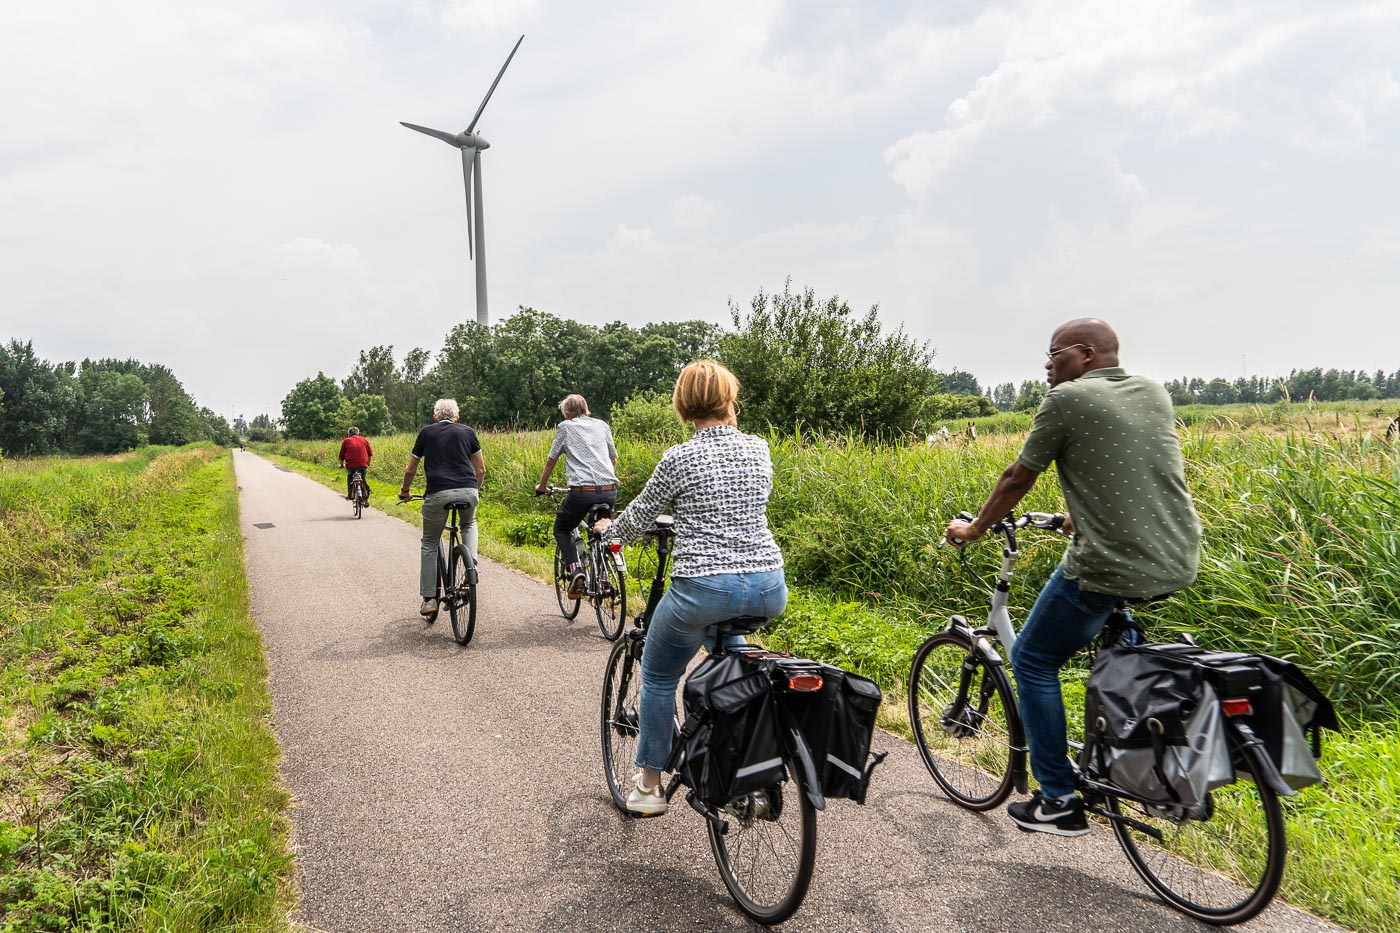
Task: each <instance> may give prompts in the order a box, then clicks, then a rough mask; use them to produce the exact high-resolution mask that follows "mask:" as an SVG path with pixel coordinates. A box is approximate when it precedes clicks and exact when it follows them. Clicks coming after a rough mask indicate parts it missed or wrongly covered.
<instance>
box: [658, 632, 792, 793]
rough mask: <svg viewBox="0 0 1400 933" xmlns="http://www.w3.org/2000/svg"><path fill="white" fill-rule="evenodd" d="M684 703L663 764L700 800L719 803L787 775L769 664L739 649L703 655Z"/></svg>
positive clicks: (767, 784) (761, 787)
mask: <svg viewBox="0 0 1400 933" xmlns="http://www.w3.org/2000/svg"><path fill="white" fill-rule="evenodd" d="M684 705H685V724H684V725H683V726H682V727H681V733H680V735H679V736H678V737H677V739H676V742H675V744H674V745H673V746H672V748H671V757H670V760H669V761H668V762H667V764H666V769H667V770H668V771H679V772H680V773H681V777H682V778H683V779H684V780H685V783H686V784H687V785H689V786H690V787H691V789H692V790H694V791H695V795H696V796H697V797H698V798H699V799H700V800H701V801H702V802H704V803H706V804H708V805H710V806H712V807H722V806H724V805H725V804H726V803H728V802H729V801H730V800H733V799H734V798H735V797H738V796H740V795H741V794H746V793H749V792H751V791H755V790H761V789H763V788H765V787H771V786H773V785H774V784H776V783H778V782H779V781H781V780H782V779H783V777H784V776H785V775H786V773H787V772H786V769H785V768H784V767H783V751H782V748H783V747H782V742H781V739H780V737H779V733H778V716H777V710H776V708H775V706H774V704H773V684H772V680H771V678H770V675H769V673H768V671H767V670H764V669H763V668H761V667H760V666H758V665H756V664H754V663H752V662H751V661H750V660H749V659H748V658H747V657H745V656H744V655H743V654H736V653H725V654H711V655H707V656H706V657H705V658H704V660H702V661H701V662H700V663H699V664H698V665H697V666H696V668H695V670H694V671H693V672H692V673H691V675H690V677H689V678H688V679H687V680H686V683H685V691H684Z"/></svg>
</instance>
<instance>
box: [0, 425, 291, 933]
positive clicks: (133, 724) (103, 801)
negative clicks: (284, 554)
mask: <svg viewBox="0 0 1400 933" xmlns="http://www.w3.org/2000/svg"><path fill="white" fill-rule="evenodd" d="M247 610H248V606H247V581H246V577H245V575H244V570H243V553H242V547H241V541H240V538H239V534H238V501H237V490H236V489H235V485H234V479H233V471H232V464H231V460H230V458H229V457H228V455H227V454H224V453H222V452H220V451H219V450H218V448H215V447H213V446H212V445H205V446H196V447H188V448H182V449H179V450H170V449H168V448H167V449H164V450H160V449H153V448H147V449H145V450H142V451H138V452H136V453H134V454H130V455H126V456H124V457H119V458H111V459H98V458H94V459H87V460H59V459H52V460H38V461H5V462H4V463H0V726H3V730H2V731H0V930H3V931H6V933H9V931H57V930H85V931H86V930H93V931H98V930H134V929H142V930H154V929H169V930H215V929H219V930H228V929H258V930H278V929H284V928H286V926H287V921H286V917H287V916H288V914H289V912H290V909H291V904H292V892H291V888H290V883H289V881H290V876H291V857H290V854H289V852H288V849H287V844H286V831H287V823H286V820H285V818H284V816H283V810H284V807H285V805H286V794H285V791H284V790H283V788H282V786H281V784H280V782H279V780H278V777H277V773H276V761H277V746H276V742H275V739H274V737H273V735H272V731H271V729H270V727H269V725H268V721H267V719H268V715H269V712H270V703H269V698H268V694H267V690H266V682H265V670H264V667H263V660H262V648H261V642H260V640H259V637H258V633H257V630H256V628H255V626H254V625H253V623H252V621H251V619H250V618H249V616H248V612H247Z"/></svg>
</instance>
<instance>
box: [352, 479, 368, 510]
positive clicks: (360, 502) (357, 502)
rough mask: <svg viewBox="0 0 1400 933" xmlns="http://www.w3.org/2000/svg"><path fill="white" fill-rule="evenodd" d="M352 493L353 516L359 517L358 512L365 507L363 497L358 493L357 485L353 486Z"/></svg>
mask: <svg viewBox="0 0 1400 933" xmlns="http://www.w3.org/2000/svg"><path fill="white" fill-rule="evenodd" d="M352 495H353V496H354V498H355V517H356V518H359V517H360V514H361V513H362V512H363V511H364V509H365V503H364V499H363V497H362V496H361V495H360V487H359V486H358V485H356V486H355V491H354V492H353V493H352Z"/></svg>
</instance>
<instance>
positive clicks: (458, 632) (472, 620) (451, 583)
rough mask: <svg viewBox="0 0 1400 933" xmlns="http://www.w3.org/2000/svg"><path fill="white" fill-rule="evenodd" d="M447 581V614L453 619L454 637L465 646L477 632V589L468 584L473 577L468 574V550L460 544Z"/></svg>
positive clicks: (453, 557)
mask: <svg viewBox="0 0 1400 933" xmlns="http://www.w3.org/2000/svg"><path fill="white" fill-rule="evenodd" d="M447 579H448V590H447V591H448V594H449V595H448V598H447V599H448V601H447V613H448V615H449V616H451V618H452V637H453V638H454V639H456V641H457V644H459V645H465V644H466V643H467V642H469V641H471V640H472V632H474V631H476V587H475V586H473V585H472V584H471V583H470V582H468V581H470V579H471V577H470V576H469V575H468V574H467V549H466V548H465V547H463V546H462V545H460V544H459V545H457V546H456V547H455V548H453V549H452V555H451V562H450V563H449V564H448V567H447Z"/></svg>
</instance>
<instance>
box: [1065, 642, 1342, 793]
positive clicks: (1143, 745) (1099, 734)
mask: <svg viewBox="0 0 1400 933" xmlns="http://www.w3.org/2000/svg"><path fill="white" fill-rule="evenodd" d="M1222 700H1224V701H1226V702H1227V703H1230V704H1241V705H1240V709H1241V710H1242V711H1241V712H1238V713H1236V714H1234V715H1232V717H1231V718H1232V719H1233V721H1235V722H1236V723H1238V728H1239V729H1240V730H1241V732H1242V733H1248V735H1249V736H1251V737H1253V738H1257V740H1258V741H1259V742H1260V743H1261V744H1262V745H1263V747H1264V751H1265V754H1266V757H1267V758H1268V760H1269V763H1271V764H1272V765H1273V768H1274V769H1275V770H1276V771H1277V774H1267V775H1255V774H1250V773H1249V772H1248V771H1247V770H1245V771H1244V776H1246V777H1249V778H1251V779H1252V780H1263V781H1266V782H1267V783H1269V784H1271V785H1273V786H1274V787H1275V790H1277V791H1278V792H1279V793H1282V794H1288V793H1291V792H1293V791H1297V790H1301V789H1302V788H1304V787H1307V786H1309V785H1311V784H1316V783H1318V782H1319V781H1321V780H1322V775H1321V772H1320V771H1319V770H1318V767H1317V759H1318V758H1319V757H1320V756H1321V754H1322V730H1323V729H1332V730H1337V729H1338V728H1339V723H1338V722H1337V717H1336V713H1335V712H1334V711H1333V709H1332V704H1331V703H1330V702H1329V701H1328V699H1327V697H1326V696H1325V695H1324V694H1323V693H1322V691H1320V690H1318V689H1317V687H1316V686H1314V685H1313V683H1312V682H1311V681H1310V680H1309V679H1308V678H1307V676H1306V675H1305V674H1303V672H1302V671H1300V670H1299V669H1298V668H1297V667H1296V666H1295V665H1293V664H1291V663H1289V662H1287V661H1283V660H1280V659H1278V658H1272V657H1269V656H1267V655H1257V654H1240V653H1236V652H1228V651H1210V650H1208V649H1205V648H1200V647H1198V646H1196V645H1191V644H1149V645H1116V646H1113V647H1110V648H1105V649H1102V650H1101V651H1099V653H1098V656H1097V657H1096V658H1095V661H1094V670H1093V672H1092V673H1091V674H1090V676H1089V683H1088V684H1087V689H1086V693H1085V758H1084V759H1083V760H1082V761H1083V763H1087V764H1092V765H1095V766H1097V767H1098V770H1099V773H1100V775H1102V776H1104V777H1107V778H1108V779H1109V780H1110V781H1112V782H1113V783H1115V784H1119V785H1120V786H1122V787H1123V788H1124V789H1126V790H1129V791H1131V792H1133V793H1136V794H1138V795H1139V796H1141V797H1143V798H1144V799H1147V800H1157V801H1161V802H1162V803H1163V804H1178V805H1181V806H1187V807H1197V806H1200V804H1201V803H1202V802H1204V799H1205V794H1206V793H1207V792H1208V791H1210V790H1211V789H1213V788H1216V787H1220V786H1222V785H1224V784H1228V783H1230V782H1231V781H1232V780H1234V777H1235V771H1236V769H1238V768H1242V767H1243V766H1244V764H1245V761H1244V759H1242V758H1241V757H1239V756H1237V755H1235V754H1233V753H1232V751H1231V749H1230V745H1229V742H1228V740H1227V738H1226V729H1227V725H1226V720H1225V715H1224V710H1223V709H1222V703H1221V701H1222ZM1246 701H1247V702H1246ZM1309 736H1310V737H1311V738H1309ZM1091 755H1092V756H1094V757H1092V758H1091V757H1089V756H1091ZM1280 782H1281V783H1280Z"/></svg>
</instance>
